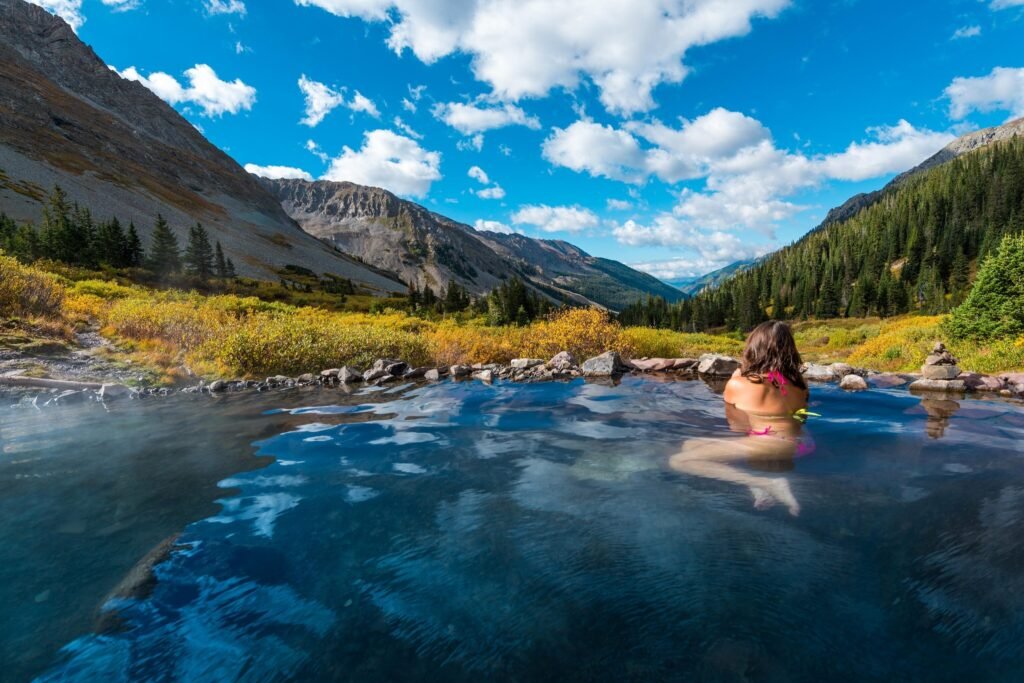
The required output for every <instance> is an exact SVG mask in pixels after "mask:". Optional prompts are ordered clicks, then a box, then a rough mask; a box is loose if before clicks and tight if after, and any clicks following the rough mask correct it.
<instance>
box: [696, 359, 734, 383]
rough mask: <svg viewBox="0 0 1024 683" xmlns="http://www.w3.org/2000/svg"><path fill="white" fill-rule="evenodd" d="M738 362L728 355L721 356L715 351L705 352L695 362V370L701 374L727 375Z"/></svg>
mask: <svg viewBox="0 0 1024 683" xmlns="http://www.w3.org/2000/svg"><path fill="white" fill-rule="evenodd" d="M739 366H740V362H739V361H738V360H736V359H735V358H732V357H730V356H723V355H721V354H717V353H705V354H704V355H702V356H701V357H700V358H699V359H698V362H697V372H698V373H700V374H701V375H712V376H714V377H728V376H729V375H731V374H732V373H733V372H735V371H736V368H738V367H739Z"/></svg>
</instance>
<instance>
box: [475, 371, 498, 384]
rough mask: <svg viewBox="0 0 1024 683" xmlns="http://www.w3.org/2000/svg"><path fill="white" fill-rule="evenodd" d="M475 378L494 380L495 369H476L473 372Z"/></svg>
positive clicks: (482, 380)
mask: <svg viewBox="0 0 1024 683" xmlns="http://www.w3.org/2000/svg"><path fill="white" fill-rule="evenodd" d="M473 379H478V380H480V381H481V382H493V381H494V371H493V370H476V371H474V372H473Z"/></svg>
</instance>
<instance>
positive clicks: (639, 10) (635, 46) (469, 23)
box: [296, 0, 790, 113]
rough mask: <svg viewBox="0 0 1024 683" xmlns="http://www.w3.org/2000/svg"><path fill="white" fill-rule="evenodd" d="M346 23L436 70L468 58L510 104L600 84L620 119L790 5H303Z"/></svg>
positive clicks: (472, 0) (591, 1)
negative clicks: (356, 22)
mask: <svg viewBox="0 0 1024 683" xmlns="http://www.w3.org/2000/svg"><path fill="white" fill-rule="evenodd" d="M296 2H297V4H299V5H311V6H317V7H321V8H323V9H324V10H326V11H328V12H331V13H333V14H335V15H337V16H341V17H358V18H361V19H363V20H366V21H379V22H386V23H387V24H388V25H389V32H390V35H389V37H388V40H387V42H388V45H389V46H390V47H391V49H392V50H394V51H395V52H396V53H399V54H400V53H402V52H403V51H404V50H406V49H408V50H411V51H412V52H413V53H414V54H415V55H416V56H417V57H418V58H419V59H420V60H421V61H423V62H425V63H428V64H429V63H433V62H435V61H437V60H438V59H441V58H442V57H445V56H447V55H450V54H453V53H456V52H461V53H464V54H467V55H470V56H471V58H472V61H471V67H472V70H473V73H474V75H475V77H476V78H477V80H479V81H483V82H485V83H488V84H489V85H490V86H491V88H492V90H493V94H494V95H495V96H497V97H498V98H501V99H504V100H512V101H515V100H518V99H520V98H523V97H541V96H544V95H546V94H547V93H548V92H549V91H551V90H552V89H553V88H559V87H561V88H567V89H575V88H576V87H577V86H578V85H579V84H580V82H581V80H583V79H587V80H589V81H590V82H592V83H594V84H595V85H596V86H597V88H598V90H599V92H600V99H601V102H602V103H603V104H604V106H605V107H606V108H607V109H608V110H609V111H612V112H616V113H631V112H636V111H645V110H648V109H650V108H652V107H653V106H654V101H653V99H652V97H651V93H652V91H653V89H654V88H655V87H656V86H658V85H659V84H662V83H679V82H681V81H682V80H683V78H684V77H685V76H686V75H687V73H688V68H687V67H686V66H685V65H684V63H683V58H684V56H685V55H686V53H687V51H689V50H690V49H691V48H693V47H696V46H700V45H707V44H710V43H715V42H718V41H721V40H724V39H727V38H733V37H737V36H742V35H745V34H747V33H749V32H750V31H751V28H752V22H753V20H755V19H757V18H765V19H769V18H773V17H775V16H777V15H778V14H779V13H780V12H781V11H782V10H783V9H784V8H786V7H787V6H788V5H789V4H790V0H635V1H634V2H623V1H622V0H460V1H459V2H442V1H440V0H296Z"/></svg>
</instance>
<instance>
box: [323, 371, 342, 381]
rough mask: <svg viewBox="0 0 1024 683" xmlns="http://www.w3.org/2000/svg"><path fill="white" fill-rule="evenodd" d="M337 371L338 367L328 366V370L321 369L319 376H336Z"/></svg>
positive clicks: (328, 377) (325, 377) (327, 377)
mask: <svg viewBox="0 0 1024 683" xmlns="http://www.w3.org/2000/svg"><path fill="white" fill-rule="evenodd" d="M339 372H341V369H340V368H330V369H328V370H321V371H320V376H321V377H323V378H324V379H330V378H334V377H337V376H338V373H339Z"/></svg>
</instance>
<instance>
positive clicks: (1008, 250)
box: [946, 235, 1024, 341]
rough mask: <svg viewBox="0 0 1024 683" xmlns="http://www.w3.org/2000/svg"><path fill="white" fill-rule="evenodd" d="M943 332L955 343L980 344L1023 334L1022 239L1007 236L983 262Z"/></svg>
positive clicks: (1016, 236)
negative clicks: (970, 342)
mask: <svg viewBox="0 0 1024 683" xmlns="http://www.w3.org/2000/svg"><path fill="white" fill-rule="evenodd" d="M946 329H947V330H948V332H949V334H950V335H951V336H952V337H953V338H954V339H976V340H979V341H987V340H991V339H997V338H1013V337H1019V336H1020V335H1022V334H1024V235H1007V236H1006V237H1004V238H1003V240H1002V241H1001V242H1000V244H999V248H998V249H997V250H996V252H995V253H994V254H992V255H991V256H989V257H988V258H987V259H985V262H984V263H982V265H981V268H980V269H979V270H978V277H977V279H976V280H975V282H974V287H973V288H972V289H971V293H970V294H968V295H967V299H966V300H964V302H963V303H962V304H961V305H960V306H958V307H957V308H956V309H954V311H953V313H952V315H951V316H950V317H949V320H948V321H947V323H946Z"/></svg>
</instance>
